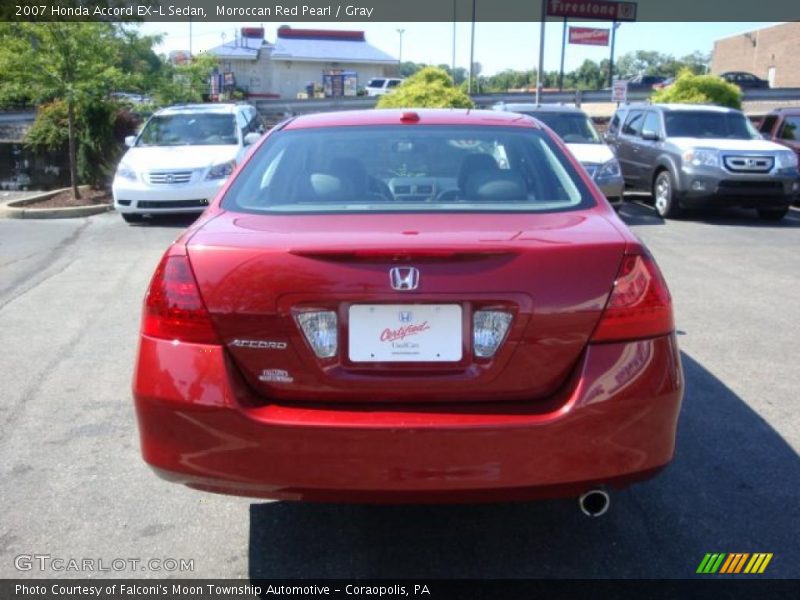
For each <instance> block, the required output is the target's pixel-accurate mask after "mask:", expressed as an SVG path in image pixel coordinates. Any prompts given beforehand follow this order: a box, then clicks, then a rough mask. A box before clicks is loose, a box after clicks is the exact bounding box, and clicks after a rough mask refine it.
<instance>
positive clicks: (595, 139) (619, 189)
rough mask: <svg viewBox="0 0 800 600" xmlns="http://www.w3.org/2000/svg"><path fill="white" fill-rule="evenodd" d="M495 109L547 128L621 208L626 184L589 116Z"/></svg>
mask: <svg viewBox="0 0 800 600" xmlns="http://www.w3.org/2000/svg"><path fill="white" fill-rule="evenodd" d="M493 108H494V109H495V110H504V111H511V112H515V113H521V114H525V115H530V116H532V117H534V118H536V119H539V120H540V121H541V122H542V123H544V124H545V125H547V126H548V127H550V129H552V130H553V131H555V132H556V134H557V135H558V136H559V137H560V138H561V139H562V140H563V141H564V143H566V144H567V147H568V148H569V149H570V152H572V154H574V155H575V158H577V159H578V160H579V161H580V163H581V164H582V165H583V168H584V169H586V171H587V172H588V173H589V176H590V177H591V178H592V179H594V181H595V183H596V184H597V185H598V187H600V189H601V190H602V192H603V193H604V194H605V196H606V198H607V199H608V201H609V202H610V203H611V205H612V206H614V207H615V208H619V207H620V206H622V194H623V191H624V189H625V182H624V180H623V179H622V172H621V171H620V168H619V162H617V159H616V157H615V156H614V153H613V152H612V151H611V148H609V147H608V146H607V145H606V144H605V142H604V141H603V138H601V137H600V134H599V133H597V130H596V129H595V128H594V125H593V124H592V120H591V119H590V118H589V116H588V115H587V114H586V113H585V112H583V111H582V110H580V109H579V108H575V107H573V106H562V105H560V104H539V105H537V104H505V103H500V104H496V105H495V106H494V107H493Z"/></svg>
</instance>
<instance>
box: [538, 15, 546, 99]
mask: <svg viewBox="0 0 800 600" xmlns="http://www.w3.org/2000/svg"><path fill="white" fill-rule="evenodd" d="M545 2H546V0H542V14H541V17H540V18H541V20H542V21H541V25H540V27H539V69H538V71H536V104H539V103H540V101H541V99H542V70H543V69H544V19H545V16H546V7H545Z"/></svg>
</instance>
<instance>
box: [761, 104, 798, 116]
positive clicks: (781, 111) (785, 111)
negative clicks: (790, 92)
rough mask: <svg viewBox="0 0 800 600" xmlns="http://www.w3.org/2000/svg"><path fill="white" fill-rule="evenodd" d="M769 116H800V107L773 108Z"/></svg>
mask: <svg viewBox="0 0 800 600" xmlns="http://www.w3.org/2000/svg"><path fill="white" fill-rule="evenodd" d="M768 114H770V115H791V116H795V115H800V106H779V107H778V108H773V109H772V110H771V111H770V112H769V113H768Z"/></svg>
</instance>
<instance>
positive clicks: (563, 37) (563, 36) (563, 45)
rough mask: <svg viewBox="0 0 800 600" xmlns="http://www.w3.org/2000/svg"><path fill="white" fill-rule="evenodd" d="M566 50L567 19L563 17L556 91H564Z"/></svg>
mask: <svg viewBox="0 0 800 600" xmlns="http://www.w3.org/2000/svg"><path fill="white" fill-rule="evenodd" d="M566 50H567V17H564V28H563V29H562V30H561V67H560V69H559V71H558V91H559V92H563V91H564V54H565V53H566Z"/></svg>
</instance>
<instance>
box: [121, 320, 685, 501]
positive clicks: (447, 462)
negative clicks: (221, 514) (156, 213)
mask: <svg viewBox="0 0 800 600" xmlns="http://www.w3.org/2000/svg"><path fill="white" fill-rule="evenodd" d="M682 393H683V380H682V373H681V368H680V359H679V354H678V349H677V344H676V342H675V338H674V336H666V337H662V338H657V339H654V340H645V341H639V342H630V343H623V344H605V345H595V346H590V347H589V348H588V349H587V351H586V352H585V354H584V357H583V358H582V360H581V364H579V365H578V367H577V368H576V370H575V375H574V377H573V379H572V380H571V381H570V382H569V383H568V384H567V385H566V386H565V388H564V389H563V390H562V391H561V392H560V393H559V394H556V395H555V396H554V397H552V398H550V399H548V400H545V401H538V402H533V401H532V402H515V403H497V404H494V403H493V404H488V403H482V404H466V403H465V404H462V405H459V406H457V407H456V406H453V405H452V404H449V405H443V404H435V403H428V404H425V405H416V406H414V405H392V406H380V407H377V406H375V405H371V406H363V405H358V406H356V405H352V406H348V405H342V404H336V405H320V404H313V403H308V404H305V405H299V404H292V405H285V404H284V405H281V404H263V402H260V401H258V399H256V398H254V397H252V396H251V395H250V392H249V391H248V389H246V387H245V386H244V384H243V383H242V382H241V381H240V379H239V377H238V374H237V373H236V371H235V368H233V367H232V366H231V365H230V363H229V362H228V360H227V359H226V357H225V354H224V350H223V349H222V348H219V347H216V346H199V345H191V344H177V345H173V344H172V343H171V342H169V341H163V340H154V339H150V338H143V339H142V341H141V345H140V349H139V361H138V366H137V370H136V374H135V376H134V397H135V401H136V410H137V415H138V420H139V429H140V436H141V443H142V453H143V456H144V459H145V460H146V461H147V462H148V463H149V464H150V465H151V466H152V467H153V468H154V469H155V470H156V471H157V472H158V473H159V475H161V476H162V477H164V478H166V479H169V480H172V481H176V482H179V483H183V484H186V485H188V486H190V487H193V488H196V489H201V490H207V491H213V492H221V493H228V494H236V495H246V496H258V497H270V498H279V499H292V500H320V501H350V502H450V501H498V500H515V499H526V498H535V497H542V496H553V495H577V494H580V493H582V492H583V491H585V490H587V489H589V488H591V487H593V486H595V485H601V484H609V485H612V486H623V485H626V484H628V483H631V482H633V481H636V480H640V479H644V478H647V477H650V476H652V475H653V474H655V473H656V472H657V471H658V470H660V469H661V468H663V467H664V466H665V465H666V464H667V463H668V462H669V461H670V460H671V458H672V455H673V452H674V444H675V430H676V424H677V419H678V412H679V410H680V403H681V398H682Z"/></svg>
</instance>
